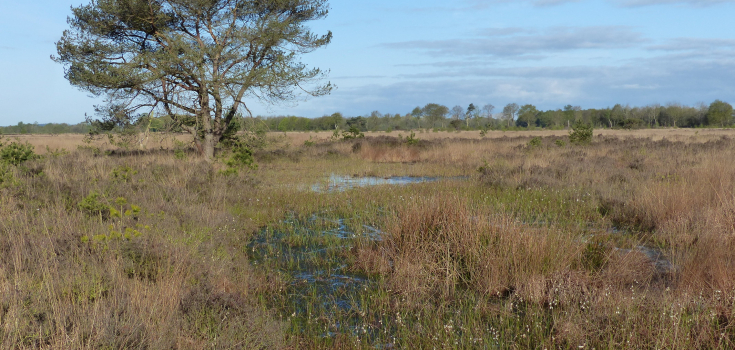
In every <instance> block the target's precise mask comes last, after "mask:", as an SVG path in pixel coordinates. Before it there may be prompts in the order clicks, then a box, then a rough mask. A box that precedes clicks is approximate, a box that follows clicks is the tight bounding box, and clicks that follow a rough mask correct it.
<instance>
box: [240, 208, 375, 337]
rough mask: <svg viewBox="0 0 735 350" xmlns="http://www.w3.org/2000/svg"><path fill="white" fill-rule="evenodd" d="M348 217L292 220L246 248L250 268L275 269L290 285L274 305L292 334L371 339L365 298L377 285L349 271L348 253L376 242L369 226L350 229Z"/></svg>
mask: <svg viewBox="0 0 735 350" xmlns="http://www.w3.org/2000/svg"><path fill="white" fill-rule="evenodd" d="M348 224H349V222H348V220H346V219H331V218H325V217H320V216H317V215H313V216H311V217H310V218H309V219H307V220H299V219H297V218H295V217H293V218H289V219H287V220H285V221H284V222H283V223H282V224H281V225H280V226H279V227H278V228H273V229H272V228H268V229H265V230H263V231H262V232H261V234H260V235H259V236H258V237H256V238H255V239H254V240H253V242H252V243H251V244H250V246H249V249H250V255H251V261H252V264H254V265H259V266H263V267H266V268H270V269H275V270H277V271H278V272H280V273H281V274H282V276H284V278H285V280H286V281H288V287H287V290H286V291H284V293H281V295H274V296H273V300H271V302H272V303H274V304H275V305H274V306H276V307H277V308H278V309H280V310H281V311H282V312H283V314H284V315H285V316H286V317H285V318H286V319H287V320H288V321H290V323H291V325H290V326H291V327H292V330H293V331H295V332H296V333H308V334H312V335H316V336H319V337H324V338H328V337H333V336H335V335H337V334H352V335H355V336H361V335H362V336H368V337H370V335H371V333H372V332H373V331H374V329H371V328H373V327H370V326H369V325H371V324H374V323H376V322H374V321H373V320H369V319H368V318H369V317H370V316H369V315H368V312H366V310H365V308H366V307H367V305H366V303H365V295H366V294H369V292H368V291H369V290H372V289H373V288H374V286H375V282H374V281H372V280H371V279H370V278H369V277H368V276H365V275H362V274H360V273H356V272H354V271H352V270H351V269H350V267H349V263H348V261H347V260H348V259H349V255H348V252H349V251H350V249H352V248H354V247H355V246H356V245H357V244H366V243H369V242H371V241H375V240H380V231H379V230H378V229H376V228H374V227H371V226H368V225H362V224H357V225H356V226H357V227H358V229H355V228H353V227H350V225H348Z"/></svg>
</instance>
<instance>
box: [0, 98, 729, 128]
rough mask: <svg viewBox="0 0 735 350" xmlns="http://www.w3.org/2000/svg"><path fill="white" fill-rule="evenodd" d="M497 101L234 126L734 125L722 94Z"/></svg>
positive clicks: (140, 124)
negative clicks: (708, 98) (692, 98)
mask: <svg viewBox="0 0 735 350" xmlns="http://www.w3.org/2000/svg"><path fill="white" fill-rule="evenodd" d="M494 111H495V106H493V105H492V104H485V105H483V106H482V107H480V106H479V105H475V104H473V103H471V104H469V105H468V106H467V107H462V106H454V107H452V108H448V107H446V106H443V105H440V104H436V103H428V104H426V105H425V106H424V107H416V108H414V109H413V110H412V111H411V112H410V113H406V114H398V113H397V114H392V113H385V114H383V113H381V112H379V111H373V112H371V113H370V114H367V115H364V116H355V117H347V116H344V115H343V114H342V113H340V112H336V113H333V114H331V115H325V116H322V117H319V118H305V117H297V116H275V117H262V116H258V117H254V118H247V117H242V116H237V117H236V118H234V120H233V123H235V124H238V126H237V128H236V129H239V130H252V129H253V128H262V129H266V130H271V131H330V130H349V129H351V128H353V127H354V128H356V129H358V130H360V131H393V130H412V129H442V130H480V129H482V130H488V129H490V130H508V129H519V130H522V129H528V128H548V129H563V128H569V127H570V126H571V125H573V124H575V123H584V124H588V125H591V126H594V127H595V128H611V129H643V128H656V127H680V128H697V127H719V128H724V127H733V126H734V125H733V124H734V123H735V116H734V115H733V107H732V106H731V105H730V104H729V103H727V102H723V101H720V100H716V101H714V102H712V103H711V104H709V105H706V104H699V105H696V106H693V107H692V106H685V105H681V104H677V103H670V104H667V105H659V104H654V105H648V106H643V107H631V106H629V105H620V104H616V105H615V106H613V107H611V108H610V107H609V108H604V109H582V108H581V107H579V106H572V105H567V106H564V108H560V109H556V110H546V111H541V110H539V109H538V108H536V106H534V105H532V104H526V105H522V106H519V105H518V104H516V103H509V104H507V105H506V106H505V107H503V109H502V111H500V112H498V113H493V112H494ZM174 120H175V119H174V118H171V117H170V116H162V117H153V118H148V117H143V118H138V119H137V120H136V122H135V124H133V125H131V126H132V127H134V128H135V129H136V130H149V131H152V132H163V131H169V132H182V131H183V130H182V128H181V126H180V125H177V123H176V122H175V121H174ZM93 129H94V125H93V121H87V122H84V123H79V124H75V125H69V124H43V125H39V124H38V123H34V124H26V123H23V122H19V123H18V125H13V126H7V127H0V134H63V133H89V132H90V130H93Z"/></svg>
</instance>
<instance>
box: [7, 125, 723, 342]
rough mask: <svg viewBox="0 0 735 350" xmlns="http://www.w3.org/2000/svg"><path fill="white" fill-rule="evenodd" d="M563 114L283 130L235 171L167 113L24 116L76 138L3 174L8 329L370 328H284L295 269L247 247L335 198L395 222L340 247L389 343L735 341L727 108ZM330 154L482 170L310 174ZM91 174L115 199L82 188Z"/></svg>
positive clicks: (254, 333) (296, 337) (53, 336)
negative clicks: (59, 118)
mask: <svg viewBox="0 0 735 350" xmlns="http://www.w3.org/2000/svg"><path fill="white" fill-rule="evenodd" d="M566 134H567V133H566V131H531V132H505V133H503V132H489V133H488V135H487V136H486V137H485V138H480V137H479V133H478V132H460V133H442V132H439V133H434V132H424V133H417V134H416V137H417V138H418V139H419V140H420V141H419V143H418V144H415V145H408V144H406V143H405V142H404V141H402V140H399V139H397V138H395V137H390V135H393V136H396V135H398V132H393V133H392V134H390V135H388V134H386V133H376V134H372V133H367V135H366V138H365V139H360V140H351V141H339V142H331V141H327V139H328V138H329V137H330V136H331V133H329V134H326V133H288V134H287V135H286V137H285V138H283V137H282V134H280V133H275V134H273V135H271V139H273V140H276V139H278V140H279V141H278V142H274V143H272V144H271V146H269V147H268V148H266V149H263V150H259V151H257V152H256V159H257V160H258V163H259V168H258V169H257V170H253V171H244V172H241V173H240V174H239V175H235V176H225V175H222V174H221V173H219V170H221V168H222V165H221V164H215V165H208V164H204V163H200V162H199V160H198V159H197V158H196V156H195V155H194V154H192V153H189V154H187V155H186V157H185V159H176V158H175V157H174V153H173V151H172V149H173V147H174V146H173V143H172V138H162V137H160V136H161V135H158V136H157V137H159V139H156V140H153V139H151V140H150V141H149V145H148V147H147V149H148V150H147V151H143V152H136V153H134V154H132V153H126V152H118V151H115V152H113V153H111V155H105V153H104V152H98V153H95V152H94V148H95V147H99V148H100V149H101V150H108V149H113V147H112V146H111V145H109V144H108V145H106V144H104V143H103V142H102V141H100V142H101V143H99V144H92V145H91V147H84V146H85V145H86V144H85V143H83V142H82V140H81V136H74V135H59V136H53V137H52V136H21V137H19V138H20V140H21V141H28V142H30V143H32V144H33V145H35V146H36V149H37V150H38V152H39V153H42V152H43V151H44V150H45V149H46V147H45V146H49V149H51V150H52V151H53V150H55V149H61V148H65V149H67V150H69V151H70V153H69V154H58V153H57V154H48V155H47V156H46V157H45V158H44V159H40V160H36V161H31V162H28V163H25V164H23V165H22V166H20V167H17V168H16V167H12V168H9V169H10V174H11V175H12V181H7V180H6V181H5V182H2V183H0V217H2V220H0V252H1V254H0V349H25V348H48V349H88V348H89V349H91V348H95V349H96V348H135V349H138V348H139V349H147V348H155V349H159V348H172V349H203V348H218V349H219V348H235V349H237V348H241V349H253V348H262V349H272V348H289V347H291V348H325V347H341V348H352V347H358V348H359V347H369V346H372V345H374V344H368V343H365V342H364V341H365V340H364V339H363V342H359V341H355V339H354V337H353V336H354V335H353V334H340V335H339V336H337V337H335V338H334V339H333V341H331V342H330V341H325V340H324V339H322V338H321V336H320V335H319V334H301V333H299V331H298V329H293V328H291V329H289V327H288V318H287V317H284V315H279V313H280V312H281V311H282V310H280V309H279V308H278V306H277V305H276V306H274V305H272V304H269V303H268V302H265V301H264V300H269V298H271V297H272V296H274V295H278V294H279V293H281V291H282V289H283V288H284V287H285V286H286V285H287V281H286V280H284V278H285V277H284V276H283V274H282V272H280V271H273V270H268V269H264V268H259V267H258V266H255V265H251V264H250V261H249V259H250V257H249V255H248V249H246V248H247V244H248V242H250V239H251V237H252V236H253V234H254V233H257V232H258V231H259V230H261V229H262V228H263V227H265V226H272V227H279V225H281V221H282V220H283V218H284V217H287V216H289V215H296V216H298V217H303V216H308V215H310V214H312V213H316V212H324V211H329V212H330V213H332V215H335V216H338V217H347V216H349V215H353V216H359V217H360V220H361V221H360V222H370V223H371V224H376V225H379V226H380V228H381V229H382V230H383V232H384V236H383V240H382V241H379V242H372V243H364V244H362V245H359V246H358V247H356V248H355V249H354V250H350V251H349V252H345V255H346V256H348V258H349V259H348V260H347V264H349V265H350V269H352V270H354V271H362V272H365V273H366V274H367V275H368V276H376V277H375V280H376V281H378V282H376V283H377V287H376V288H377V291H370V292H367V291H366V292H365V293H366V294H365V300H367V301H365V305H367V306H369V308H370V309H371V310H372V311H370V312H372V313H371V315H373V316H375V320H380V322H381V327H384V328H380V329H382V330H390V331H391V332H392V333H393V334H392V337H394V338H395V339H393V340H391V343H390V344H388V345H390V346H395V347H398V348H431V347H439V348H452V347H454V348H492V347H498V348H577V347H585V348H587V347H595V348H623V347H625V348H721V349H727V348H732V347H733V346H735V344H734V343H733V341H734V340H735V314H733V310H735V165H734V164H733V162H732V161H731V160H732V159H733V156H735V154H733V150H735V140H734V139H733V138H731V135H730V134H731V132H730V130H713V129H712V130H711V129H706V130H685V129H681V130H680V129H672V130H642V131H608V130H602V131H596V132H595V140H594V142H593V143H592V144H591V145H590V146H587V147H577V146H570V145H568V144H567V145H563V146H559V144H557V142H556V141H557V140H565V138H566ZM600 134H601V136H599V135H600ZM403 136H404V137H405V136H406V134H405V133H403ZM536 136H539V137H542V142H541V145H540V146H538V147H532V146H530V145H529V141H530V140H531V138H532V137H536ZM310 137H311V140H312V141H313V142H314V143H315V144H314V145H311V146H306V145H304V141H306V140H309V138H310ZM6 139H8V138H6ZM10 139H12V138H10ZM182 140H183V138H182ZM167 142H168V143H167ZM80 145H81V146H83V147H82V148H79V149H78V147H77V146H80ZM333 173H334V174H341V175H358V176H362V175H370V176H391V175H416V176H457V175H462V176H469V177H470V179H469V180H468V181H465V182H437V183H431V184H422V185H419V186H414V187H400V188H380V189H379V188H375V189H360V190H354V191H347V192H341V193H320V194H314V193H311V192H310V186H311V185H312V184H315V183H318V182H319V181H320V180H321V179H324V178H325V177H327V176H329V175H330V174H333ZM0 179H7V177H0ZM0 181H3V180H0ZM93 192H96V193H98V194H99V201H101V202H102V204H104V205H105V208H106V209H105V210H103V211H104V212H102V213H94V212H89V211H87V210H85V209H84V208H82V207H80V206H79V203H81V202H82V201H83V200H84V199H85V198H89V197H88V196H89V195H90V194H91V193H93ZM118 198H122V199H124V201H123V200H119V199H118ZM123 202H126V203H123ZM121 203H123V204H121ZM133 205H135V206H137V207H140V208H141V209H140V212H139V213H137V214H135V213H133V211H134V208H133ZM109 206H113V207H119V208H120V209H122V210H120V212H122V214H121V215H119V217H118V216H116V215H115V214H114V212H112V211H110V210H109ZM126 210H130V212H131V213H130V214H129V215H126V214H124V213H125V211H126ZM358 226H359V225H358ZM613 228H615V230H612V229H613ZM126 229H130V230H131V231H128V233H130V235H129V236H127V237H126V236H124V233H125V231H126ZM135 231H137V232H139V233H138V234H132V233H133V232H135ZM116 233H121V235H116ZM638 246H645V247H647V249H652V250H655V251H657V252H659V253H660V254H661V257H663V258H664V259H665V260H666V261H668V262H670V264H671V265H666V264H664V263H663V262H662V261H661V259H659V258H657V257H656V256H652V255H651V254H650V251H647V250H644V249H639V248H637V247H638ZM370 293H373V294H370ZM396 315H400V316H396ZM375 320H373V322H377V321H375ZM460 329H461V331H459V330H460ZM386 332H387V331H386ZM389 337H390V336H386V339H387V338H389ZM477 339H481V340H479V341H478V340H477ZM384 345H385V344H384ZM386 346H387V345H386Z"/></svg>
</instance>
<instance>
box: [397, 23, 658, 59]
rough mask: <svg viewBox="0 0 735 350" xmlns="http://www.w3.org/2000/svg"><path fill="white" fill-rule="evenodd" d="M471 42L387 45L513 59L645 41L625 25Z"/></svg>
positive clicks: (512, 32) (518, 32)
mask: <svg viewBox="0 0 735 350" xmlns="http://www.w3.org/2000/svg"><path fill="white" fill-rule="evenodd" d="M482 34H483V35H481V36H478V37H475V38H470V39H451V40H414V41H405V42H396V43H387V44H383V46H385V47H388V48H392V49H399V50H415V51H418V52H423V53H426V54H430V55H434V56H459V57H472V56H494V57H516V56H527V55H535V56H537V57H538V58H543V57H544V56H545V55H548V54H551V53H556V52H559V51H571V50H586V49H619V48H629V47H635V46H638V45H640V44H641V43H644V42H646V41H647V40H646V39H644V38H643V36H642V35H641V34H640V33H637V32H634V31H633V30H631V28H629V27H624V26H599V27H554V28H550V29H546V30H544V31H531V30H525V29H519V28H493V29H488V30H485V31H483V33H482Z"/></svg>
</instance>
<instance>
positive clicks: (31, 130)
mask: <svg viewBox="0 0 735 350" xmlns="http://www.w3.org/2000/svg"><path fill="white" fill-rule="evenodd" d="M89 130H90V126H89V124H88V123H79V124H71V125H70V124H66V123H61V124H53V123H52V124H38V123H33V124H28V123H23V122H18V124H17V125H11V126H0V134H21V135H23V134H86V133H88V132H89Z"/></svg>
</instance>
